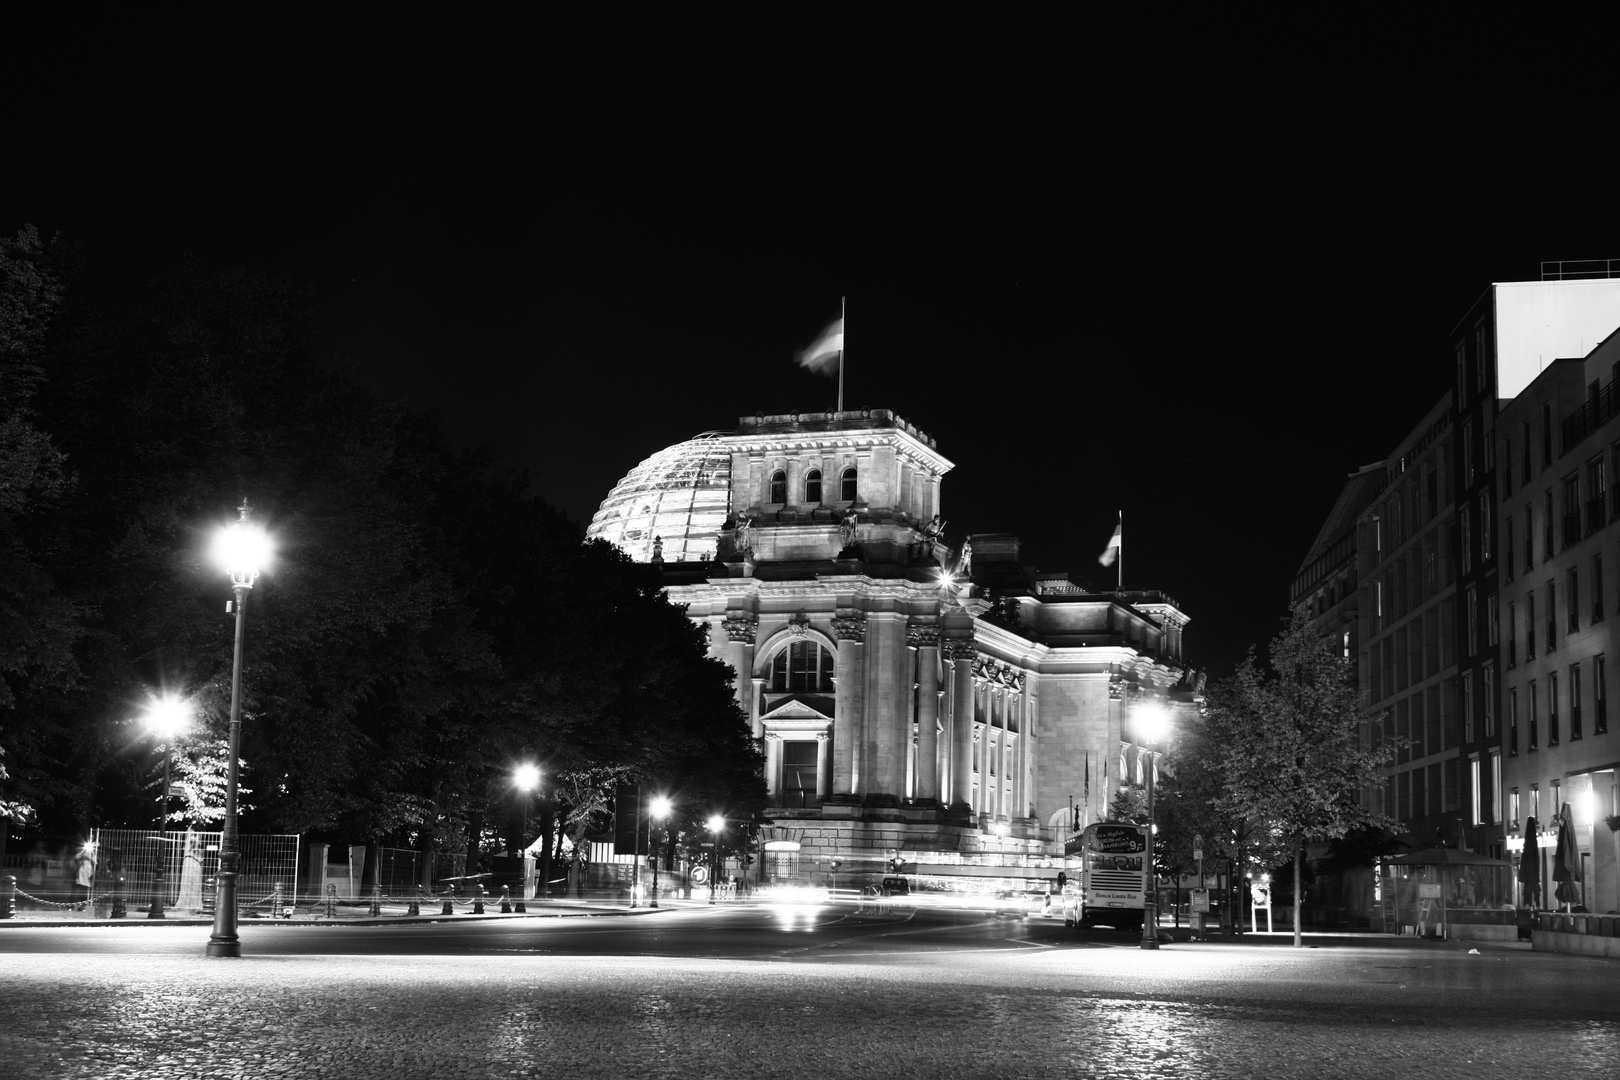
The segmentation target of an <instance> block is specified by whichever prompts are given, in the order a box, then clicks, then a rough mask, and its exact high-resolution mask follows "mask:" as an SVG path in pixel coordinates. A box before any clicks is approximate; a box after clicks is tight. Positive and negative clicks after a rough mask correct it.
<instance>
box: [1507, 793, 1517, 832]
mask: <svg viewBox="0 0 1620 1080" xmlns="http://www.w3.org/2000/svg"><path fill="white" fill-rule="evenodd" d="M1507 819H1508V820H1509V821H1510V822H1512V823H1513V824H1515V825H1517V824H1518V823H1519V789H1518V788H1514V789H1513V790H1512V791H1510V792H1508V817H1507Z"/></svg>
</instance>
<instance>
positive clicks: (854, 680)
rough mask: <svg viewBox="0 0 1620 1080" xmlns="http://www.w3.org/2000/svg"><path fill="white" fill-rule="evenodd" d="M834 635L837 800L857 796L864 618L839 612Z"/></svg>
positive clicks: (834, 728)
mask: <svg viewBox="0 0 1620 1080" xmlns="http://www.w3.org/2000/svg"><path fill="white" fill-rule="evenodd" d="M833 634H834V635H835V636H836V637H837V638H838V674H837V680H838V681H837V683H836V684H835V686H834V692H833V744H832V756H833V787H832V794H833V796H834V797H837V796H840V795H856V794H858V793H859V792H858V790H857V784H858V779H859V778H858V775H857V771H858V769H859V767H860V758H859V756H858V755H857V753H856V746H857V745H858V744H859V742H860V740H861V734H862V728H863V727H864V724H863V723H862V719H863V717H862V712H863V706H864V704H865V696H866V695H865V685H866V672H865V671H864V670H863V668H864V665H863V664H862V660H863V659H864V653H865V651H866V646H865V644H864V642H865V641H866V617H865V616H864V615H862V614H861V613H860V612H858V611H854V610H841V611H839V612H838V615H837V616H836V617H835V618H834V619H833Z"/></svg>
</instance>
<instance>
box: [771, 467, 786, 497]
mask: <svg viewBox="0 0 1620 1080" xmlns="http://www.w3.org/2000/svg"><path fill="white" fill-rule="evenodd" d="M766 501H767V502H771V503H775V504H777V505H778V506H780V505H781V504H783V503H785V502H787V473H785V472H783V471H782V470H781V469H777V470H776V471H775V472H773V473H771V497H770V498H769V499H767V500H766Z"/></svg>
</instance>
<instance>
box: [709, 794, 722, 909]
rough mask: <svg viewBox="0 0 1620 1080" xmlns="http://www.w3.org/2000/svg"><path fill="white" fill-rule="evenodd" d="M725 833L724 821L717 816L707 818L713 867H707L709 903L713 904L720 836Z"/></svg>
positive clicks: (718, 868) (718, 869) (717, 873)
mask: <svg viewBox="0 0 1620 1080" xmlns="http://www.w3.org/2000/svg"><path fill="white" fill-rule="evenodd" d="M725 831H726V819H725V818H724V817H722V816H721V815H719V814H715V815H714V816H713V817H711V818H709V832H711V833H713V834H714V857H713V860H714V865H712V866H710V867H709V903H711V904H712V903H714V883H715V880H716V879H718V878H719V877H720V834H721V833H723V832H725Z"/></svg>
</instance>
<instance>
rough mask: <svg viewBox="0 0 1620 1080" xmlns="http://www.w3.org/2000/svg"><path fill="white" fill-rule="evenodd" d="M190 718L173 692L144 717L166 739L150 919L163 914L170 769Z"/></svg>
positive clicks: (153, 703) (155, 701)
mask: <svg viewBox="0 0 1620 1080" xmlns="http://www.w3.org/2000/svg"><path fill="white" fill-rule="evenodd" d="M190 720H191V707H190V706H189V705H187V704H186V703H185V702H184V701H182V700H180V699H179V698H177V697H175V696H174V695H173V694H164V695H163V696H162V697H160V698H154V699H153V700H152V701H151V703H149V704H148V705H147V707H146V715H145V717H144V718H143V722H144V723H145V724H146V729H147V730H148V731H150V732H151V733H152V734H153V735H154V736H155V737H157V738H159V739H162V740H163V793H162V794H160V795H159V796H158V837H157V864H156V866H155V867H154V868H153V870H152V907H151V910H149V911H148V912H147V913H146V917H147V918H149V919H161V918H163V891H164V890H163V877H164V873H163V869H164V867H163V863H164V861H165V858H166V857H167V854H168V853H167V851H165V849H164V846H163V839H164V837H163V834H164V833H165V832H167V831H168V828H169V773H170V768H171V764H172V762H173V760H174V740H175V739H176V738H178V737H179V736H180V735H181V733H183V732H184V731H185V730H186V727H187V726H188V724H189V722H190Z"/></svg>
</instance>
